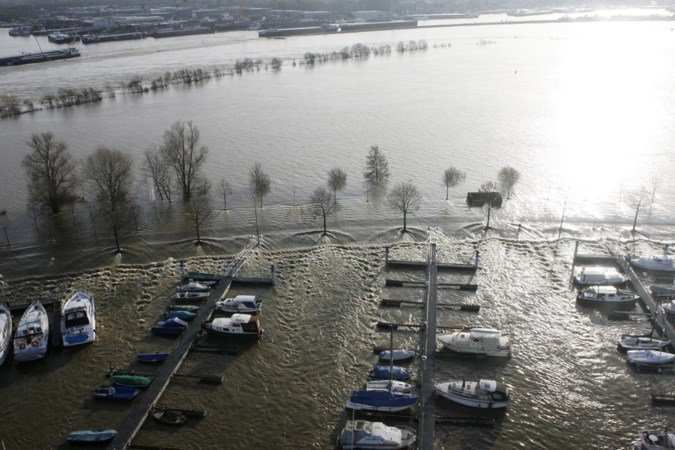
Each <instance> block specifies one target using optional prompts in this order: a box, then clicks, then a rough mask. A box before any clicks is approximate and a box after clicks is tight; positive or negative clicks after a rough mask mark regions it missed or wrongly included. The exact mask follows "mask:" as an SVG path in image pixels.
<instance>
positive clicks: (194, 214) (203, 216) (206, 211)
mask: <svg viewBox="0 0 675 450" xmlns="http://www.w3.org/2000/svg"><path fill="white" fill-rule="evenodd" d="M186 212H187V215H188V217H189V218H190V221H191V222H192V226H193V227H194V229H195V231H196V232H197V245H199V244H201V243H202V240H201V229H202V228H203V227H204V224H205V223H206V221H207V220H208V218H209V217H211V213H212V212H213V210H212V209H211V197H209V195H208V193H200V194H198V195H195V196H193V197H192V199H190V201H189V202H188V204H187V206H186Z"/></svg>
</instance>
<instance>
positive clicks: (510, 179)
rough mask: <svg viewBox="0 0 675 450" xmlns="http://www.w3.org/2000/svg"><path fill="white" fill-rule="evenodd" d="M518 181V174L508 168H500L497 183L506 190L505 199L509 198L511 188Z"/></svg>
mask: <svg viewBox="0 0 675 450" xmlns="http://www.w3.org/2000/svg"><path fill="white" fill-rule="evenodd" d="M519 179H520V172H518V171H517V170H516V169H514V168H513V167H510V166H505V167H502V169H501V170H500V171H499V183H500V184H501V185H502V186H503V187H504V188H506V198H507V199H509V198H511V188H512V187H513V186H514V185H515V184H516V183H517V182H518V180H519Z"/></svg>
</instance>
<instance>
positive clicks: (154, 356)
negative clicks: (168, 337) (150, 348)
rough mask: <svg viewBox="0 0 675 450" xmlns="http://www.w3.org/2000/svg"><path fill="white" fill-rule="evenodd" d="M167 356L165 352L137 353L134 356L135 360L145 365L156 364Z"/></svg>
mask: <svg viewBox="0 0 675 450" xmlns="http://www.w3.org/2000/svg"><path fill="white" fill-rule="evenodd" d="M168 356H169V354H168V353H166V352H153V353H139V354H138V355H136V360H137V361H138V362H145V363H158V362H162V361H164V360H165V359H166V358H168Z"/></svg>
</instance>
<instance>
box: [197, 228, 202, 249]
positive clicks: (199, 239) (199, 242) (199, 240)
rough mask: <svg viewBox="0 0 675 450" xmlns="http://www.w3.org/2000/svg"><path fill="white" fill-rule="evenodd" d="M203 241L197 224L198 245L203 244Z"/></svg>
mask: <svg viewBox="0 0 675 450" xmlns="http://www.w3.org/2000/svg"><path fill="white" fill-rule="evenodd" d="M201 243H202V241H201V238H200V237H199V225H197V245H201Z"/></svg>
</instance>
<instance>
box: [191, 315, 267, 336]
mask: <svg viewBox="0 0 675 450" xmlns="http://www.w3.org/2000/svg"><path fill="white" fill-rule="evenodd" d="M203 327H204V329H205V330H206V331H207V333H209V334H213V335H215V336H225V337H247V338H258V337H260V336H261V335H262V333H263V329H262V327H261V326H260V317H259V316H257V315H251V314H234V315H232V317H218V318H216V319H213V320H212V321H210V322H206V323H205V324H204V325H203Z"/></svg>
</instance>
